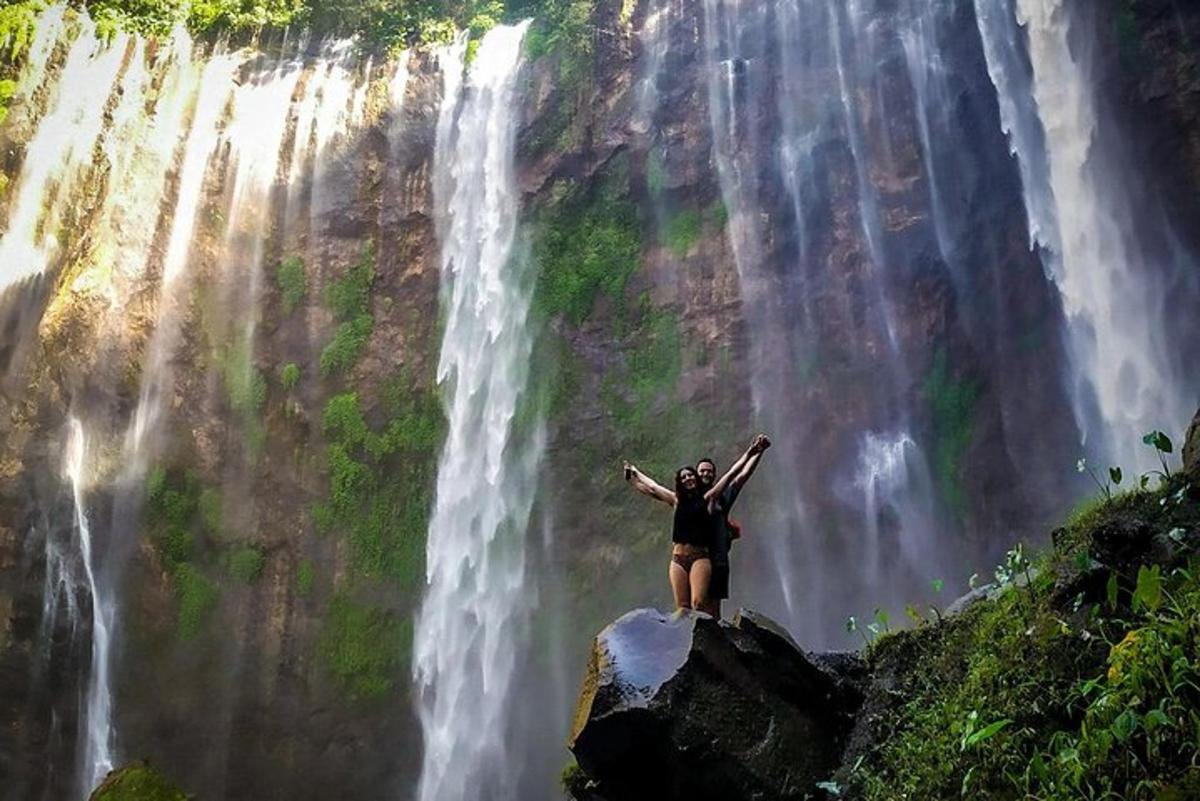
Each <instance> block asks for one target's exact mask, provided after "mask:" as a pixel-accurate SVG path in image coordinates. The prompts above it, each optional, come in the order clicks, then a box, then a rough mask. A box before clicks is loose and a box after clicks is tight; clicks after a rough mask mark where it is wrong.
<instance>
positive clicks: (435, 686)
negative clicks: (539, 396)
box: [414, 24, 542, 801]
mask: <svg viewBox="0 0 1200 801" xmlns="http://www.w3.org/2000/svg"><path fill="white" fill-rule="evenodd" d="M525 28H526V25H525V24H522V25H518V26H515V27H506V26H501V27H497V28H494V29H492V30H491V31H490V32H489V33H488V34H487V35H486V36H485V37H484V39H483V41H482V43H481V44H480V47H479V51H478V53H477V55H476V58H475V61H474V63H473V64H472V66H471V69H470V73H469V75H467V77H466V80H465V82H464V81H463V80H462V77H461V76H462V58H463V51H464V41H463V40H461V39H460V40H459V42H457V43H456V45H454V46H453V47H451V48H448V49H447V51H446V52H445V53H444V54H443V60H442V63H443V71H444V96H443V99H442V108H441V114H440V116H439V120H438V136H437V149H436V151H435V154H436V155H435V165H434V200H435V204H436V210H435V214H436V222H437V230H438V238H439V241H440V243H441V249H442V250H441V266H442V289H443V292H442V296H443V301H444V303H445V308H446V330H445V335H444V338H443V340H442V351H441V357H440V361H439V366H438V377H439V381H440V382H441V383H442V385H443V386H444V387H445V391H446V393H447V402H446V412H447V416H448V422H449V427H448V431H447V439H446V444H445V447H444V449H443V451H442V456H441V460H440V463H439V467H438V478H437V500H436V502H435V506H434V510H433V517H432V520H431V522H430V527H429V538H428V545H427V550H426V556H427V567H426V575H427V581H428V587H427V589H426V593H425V599H424V602H423V604H422V606H421V610H420V614H419V616H418V618H417V630H416V638H415V645H414V651H415V670H414V673H415V680H416V683H417V688H418V691H419V699H420V702H419V712H420V718H421V725H422V728H423V730H424V734H425V753H424V760H423V764H422V771H421V782H420V791H419V796H420V799H421V801H468V800H469V799H492V798H495V799H509V798H513V797H514V793H515V787H516V779H517V775H518V773H519V766H515V765H514V764H513V758H512V756H511V754H510V752H509V748H508V745H507V743H506V739H507V738H506V728H507V724H508V722H509V721H510V720H511V717H510V716H511V712H512V704H513V702H514V699H513V698H512V697H511V696H512V687H513V680H514V675H515V673H516V671H517V670H518V665H517V661H516V660H517V654H519V653H521V652H522V650H523V646H524V644H525V642H526V641H527V639H528V636H529V615H530V612H531V609H532V605H533V603H534V602H535V598H534V597H533V592H534V587H535V582H534V581H533V578H532V577H531V576H529V575H527V573H526V561H525V539H526V529H527V528H528V525H529V516H530V511H531V507H532V503H533V496H534V490H535V487H536V475H537V465H538V462H539V459H540V457H541V453H542V437H541V434H540V427H537V428H538V430H535V432H534V433H533V434H532V435H530V434H528V433H518V432H517V431H516V430H514V418H515V416H516V414H517V410H518V405H519V403H520V402H521V397H522V394H523V392H524V390H525V386H526V380H527V377H528V372H529V355H530V350H531V336H530V333H529V330H528V327H527V325H526V317H527V314H528V311H529V301H530V286H529V285H528V282H526V281H524V280H523V277H522V275H521V266H522V259H521V258H519V257H518V256H515V254H514V247H513V244H514V239H515V234H516V213H517V207H518V192H517V187H516V181H515V176H514V173H513V157H514V150H515V131H514V127H515V122H516V115H515V114H514V110H515V108H516V102H515V101H516V92H515V85H516V76H517V70H518V67H519V64H520V52H521V40H522V37H523V36H524V32H525Z"/></svg>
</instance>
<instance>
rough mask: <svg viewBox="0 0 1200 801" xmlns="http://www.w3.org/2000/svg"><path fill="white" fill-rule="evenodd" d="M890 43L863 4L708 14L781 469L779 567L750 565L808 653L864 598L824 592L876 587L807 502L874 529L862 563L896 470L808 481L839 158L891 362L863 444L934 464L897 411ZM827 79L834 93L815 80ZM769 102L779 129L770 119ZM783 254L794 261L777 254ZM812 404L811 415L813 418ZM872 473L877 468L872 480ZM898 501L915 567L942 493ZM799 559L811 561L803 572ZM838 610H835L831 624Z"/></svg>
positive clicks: (761, 389) (772, 607)
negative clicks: (814, 374)
mask: <svg viewBox="0 0 1200 801" xmlns="http://www.w3.org/2000/svg"><path fill="white" fill-rule="evenodd" d="M877 36H878V33H877V31H876V29H875V24H874V21H873V20H872V18H871V17H870V15H868V14H867V13H866V12H865V11H864V10H863V9H862V8H860V4H858V3H851V4H849V5H848V6H846V7H845V8H842V7H841V4H840V3H831V2H827V1H826V0H779V2H775V3H769V4H760V3H753V4H751V3H740V2H734V1H733V0H706V2H705V3H704V38H705V50H706V54H707V59H708V61H707V71H708V72H707V74H708V97H709V115H710V123H711V125H712V131H713V151H714V161H715V162H716V166H717V177H718V180H719V183H720V187H721V194H722V197H723V200H724V203H725V206H726V208H727V209H728V210H729V223H728V226H729V227H728V233H729V238H730V242H731V245H732V250H733V254H734V259H735V262H736V265H737V268H738V277H739V286H740V290H741V295H742V299H743V303H744V306H745V309H746V320H747V325H748V333H749V368H750V377H751V387H750V389H751V398H752V402H753V407H754V409H755V414H756V418H757V421H758V422H757V424H758V425H761V426H763V427H765V428H766V429H767V430H768V431H770V432H771V433H772V434H773V436H775V437H776V443H777V449H776V450H775V451H774V452H773V453H772V456H771V457H770V458H771V461H772V469H771V470H770V471H768V472H767V476H768V477H767V478H764V479H763V482H764V483H766V484H767V485H768V486H769V488H770V492H771V498H770V500H769V501H768V502H767V503H765V504H764V506H765V507H766V508H767V509H770V510H773V511H771V512H767V513H763V514H764V516H765V517H764V519H760V520H758V525H761V526H763V527H764V528H765V529H766V531H765V532H764V537H763V539H764V540H766V545H752V546H750V548H755V547H757V548H759V549H762V548H764V547H765V548H766V549H767V550H768V551H769V553H762V554H757V553H755V554H754V555H753V556H751V557H750V559H748V560H746V559H743V560H742V561H751V562H755V563H757V564H758V565H759V567H758V568H757V570H756V571H755V575H761V571H762V570H769V571H774V572H775V573H776V580H775V581H774V582H761V581H758V582H756V585H757V586H756V590H755V595H756V597H755V598H754V601H753V602H754V603H755V604H756V605H758V606H760V607H765V608H767V609H768V610H769V611H770V612H771V613H773V614H776V615H780V616H782V617H783V619H784V620H785V621H786V622H787V624H788V625H789V626H791V627H793V630H795V631H798V632H802V634H801V636H805V637H813V636H819V635H818V633H817V631H815V630H813V628H820V626H819V625H818V626H815V627H814V624H813V620H814V618H821V617H826V616H830V615H833V614H834V613H835V611H841V609H840V608H838V609H835V607H838V605H839V604H845V603H847V602H849V600H850V596H852V595H853V594H854V591H849V593H846V592H842V591H841V590H836V591H835V590H833V589H832V588H827V587H825V586H824V582H826V580H827V578H828V577H829V576H830V575H834V574H840V575H843V577H847V578H848V576H845V575H844V574H845V573H846V572H847V571H853V577H854V579H855V580H856V581H860V582H862V583H863V584H864V589H865V588H866V587H874V586H876V585H877V581H876V579H874V578H868V577H867V576H866V575H865V572H871V571H865V572H864V571H862V570H859V569H857V568H851V567H849V566H847V565H844V564H842V563H841V562H839V561H838V560H839V559H841V558H843V557H839V556H836V555H833V554H831V553H830V552H829V549H828V548H825V547H822V546H821V545H819V544H818V543H817V542H815V541H814V539H813V538H814V536H815V532H814V529H815V528H816V526H815V525H814V523H815V521H814V520H813V519H812V514H811V513H810V511H809V507H810V506H811V503H812V502H813V501H814V500H815V498H814V497H811V496H808V495H807V492H814V493H821V494H824V495H833V496H836V497H838V498H841V499H842V501H843V503H845V504H846V506H847V507H848V508H849V509H850V510H853V511H852V512H851V514H853V515H857V516H859V517H860V518H862V517H863V515H864V514H865V515H866V518H868V519H865V520H863V521H862V522H860V523H858V524H857V525H856V526H855V534H854V535H853V536H851V537H849V539H850V540H851V541H852V542H853V543H854V544H853V545H847V546H845V552H846V553H847V554H860V553H862V552H863V550H865V549H872V548H878V547H880V544H879V539H880V538H879V537H878V536H876V535H875V534H872V533H871V531H870V528H871V526H873V525H876V526H877V522H878V521H877V520H876V518H877V517H878V514H877V511H878V510H869V509H868V510H862V503H861V499H862V495H861V494H859V493H858V492H857V491H856V490H854V489H853V488H854V486H855V482H856V481H858V480H859V477H860V475H861V473H862V472H863V470H868V471H870V470H888V469H889V468H888V466H887V465H886V464H883V463H876V462H878V461H879V459H880V458H882V457H881V451H880V449H879V448H874V449H872V448H869V447H866V446H864V450H863V452H862V455H861V456H860V461H859V463H857V465H847V470H846V471H845V472H844V473H839V474H838V475H837V476H833V477H830V478H822V477H821V476H819V475H817V474H816V473H813V472H811V471H809V470H808V468H807V464H808V460H807V459H806V457H805V455H804V454H805V451H806V444H805V440H806V438H807V437H811V436H813V435H814V434H818V433H819V432H820V430H821V428H822V424H821V422H820V420H819V419H817V418H815V417H813V416H812V415H808V416H806V415H805V413H804V412H803V411H801V412H799V413H798V412H797V406H796V404H797V402H798V401H797V398H798V397H802V393H804V392H805V391H806V384H807V383H808V382H809V380H810V379H809V375H810V372H811V371H812V370H813V369H814V368H815V365H816V363H817V360H818V359H819V358H820V357H821V349H822V347H823V344H822V342H821V330H822V328H826V329H827V328H828V326H829V322H828V321H829V318H830V310H829V303H828V301H827V300H826V301H825V302H824V303H822V299H821V298H822V294H825V293H828V291H829V290H828V288H827V287H828V285H829V283H830V282H831V281H836V280H838V279H836V278H834V277H832V276H831V275H830V274H828V273H832V272H834V271H836V270H838V269H839V266H838V264H837V261H836V259H837V257H836V256H834V255H833V254H831V253H830V251H829V248H830V247H831V245H830V233H829V225H830V223H829V222H828V221H829V219H830V218H831V217H833V216H834V215H836V214H837V212H836V211H835V209H834V208H833V206H834V204H835V203H836V202H837V201H835V199H834V198H832V197H830V196H829V191H830V190H829V187H828V178H826V177H823V176H822V173H823V172H826V171H828V170H829V166H828V164H829V161H828V159H829V156H828V153H829V152H830V149H831V146H836V147H839V148H844V150H843V152H847V153H848V156H849V162H850V166H851V168H852V172H851V173H850V176H849V177H850V179H851V181H853V184H852V186H853V187H854V190H853V191H852V192H850V193H847V194H848V197H847V198H846V199H848V200H849V201H850V202H852V203H855V206H856V208H857V212H858V213H857V215H854V216H852V217H851V218H850V219H851V220H852V221H853V224H854V225H855V226H856V227H857V229H858V234H859V238H858V240H857V241H859V242H861V243H862V245H861V246H860V248H861V250H860V254H861V256H860V258H861V259H862V264H863V276H864V280H865V283H864V285H863V286H862V287H861V291H862V294H863V295H864V296H865V298H866V299H867V301H866V302H867V304H868V307H869V308H870V309H871V315H870V317H868V318H866V319H865V320H864V321H863V323H862V326H863V328H864V329H865V330H866V331H867V332H869V333H868V334H867V336H869V337H870V339H871V340H872V341H873V344H872V345H871V346H870V347H872V348H874V349H880V350H882V351H884V352H886V353H890V357H885V361H884V364H883V365H881V369H880V371H879V378H880V380H879V387H878V389H879V391H878V393H877V397H876V396H875V394H874V393H873V397H872V398H871V405H872V406H874V407H875V408H874V409H872V410H871V411H870V412H869V413H868V415H869V416H870V417H872V418H874V419H866V420H863V421H862V423H861V425H862V426H863V428H862V429H860V431H862V434H861V435H860V436H866V437H868V438H869V437H872V436H876V435H874V434H871V433H869V432H871V431H877V430H880V429H882V428H883V427H885V426H886V429H885V430H888V431H890V432H892V434H891V435H890V436H893V437H894V438H897V440H898V441H904V442H907V443H909V445H908V446H907V451H906V460H907V462H908V463H911V465H912V470H913V471H914V474H919V473H926V474H927V472H928V471H927V469H926V468H925V467H924V464H925V459H924V456H923V455H922V453H921V449H920V448H919V447H918V446H917V443H916V442H915V440H913V438H912V437H911V436H910V434H909V433H908V432H907V427H908V425H909V411H908V409H906V408H904V407H899V408H897V404H896V400H895V398H896V396H898V395H899V394H900V393H901V392H902V391H903V388H904V387H905V386H906V385H907V384H908V383H909V382H910V381H911V379H910V378H909V377H908V368H907V365H906V363H905V359H906V356H905V354H904V353H902V352H901V350H900V346H899V338H898V333H897V331H898V324H897V316H896V311H895V308H894V299H893V296H892V288H891V286H890V285H889V280H892V279H889V276H888V275H887V272H888V269H887V268H888V264H887V263H886V255H885V243H884V233H885V232H884V227H883V216H882V211H881V208H880V200H879V197H878V194H879V190H878V189H877V188H876V186H875V184H874V183H873V181H872V177H871V176H872V174H873V173H874V172H875V171H876V168H877V167H879V168H881V169H885V170H891V169H892V165H891V162H892V160H894V158H895V156H894V155H893V154H892V150H891V145H890V144H889V143H888V142H887V138H888V137H887V136H886V135H884V136H883V137H882V141H881V142H876V141H875V140H872V143H873V145H874V146H873V147H868V139H867V129H866V122H865V120H867V119H873V120H875V121H876V124H877V125H878V120H879V119H880V117H881V115H885V114H886V109H885V108H884V107H883V105H882V102H883V101H882V89H881V88H880V84H881V79H880V78H879V76H878V75H877V74H876V71H875V63H876V61H877V60H878V58H879V57H878V55H877V51H878V50H879V49H880V45H879V44H878V43H877V41H876V38H877ZM817 65H820V70H821V71H820V72H818V71H817ZM814 75H821V76H822V79H821V80H819V81H817V80H814V78H813V76H814ZM771 100H773V101H774V106H773V111H774V116H773V117H772V116H771V115H768V114H765V113H764V112H763V107H764V106H766V105H767V103H768V102H770V101H771ZM864 103H866V104H868V106H869V107H868V108H867V109H866V110H864V109H863V108H862V105H863V104H864ZM877 151H878V152H877ZM876 160H878V161H879V162H881V163H880V164H879V165H877V164H876V163H875V162H876ZM778 242H784V243H786V247H779V246H778V245H777V244H772V243H778ZM822 305H823V306H824V308H822ZM799 403H800V404H801V408H802V409H803V408H804V406H805V404H804V402H803V401H799ZM863 459H867V460H874V461H872V463H871V464H870V465H867V466H866V467H864V466H863V463H862V460H863ZM884 461H886V460H884ZM893 461H894V460H893ZM871 486H872V487H875V486H876V485H875V484H871ZM887 489H888V492H889V493H890V494H889V497H888V498H887V500H886V503H883V502H881V504H882V505H886V506H887V508H888V509H890V510H896V517H898V518H899V520H900V521H901V522H902V523H903V524H904V525H908V526H911V528H908V529H905V530H904V531H903V532H902V534H900V535H897V536H899V537H900V539H901V540H902V542H903V543H904V545H905V547H904V549H903V551H902V553H903V554H904V555H908V554H909V553H910V551H913V550H920V547H922V546H924V545H927V544H928V543H930V542H931V541H932V539H933V538H934V537H935V536H936V530H935V528H934V522H935V515H934V514H933V513H932V495H931V487H930V486H929V482H928V481H926V482H920V481H915V480H914V481H893V482H891V483H890V484H888V487H887ZM872 491H874V490H872ZM860 539H861V542H860V541H859V540H860ZM910 546H911V547H910ZM800 552H804V553H805V554H806V556H805V557H804V558H800V557H799V556H798V554H799V553H800ZM748 556H749V555H748ZM854 558H855V561H856V564H858V563H859V561H860V560H859V558H858V557H857V556H856V557H854ZM870 558H873V557H868V559H867V561H869V560H870ZM917 562H920V557H919V556H918V557H917ZM735 567H736V563H735ZM843 583H844V582H843ZM899 583H900V582H895V584H897V585H898V584H899ZM771 584H774V585H775V586H777V587H778V594H779V595H780V596H781V599H780V601H781V604H780V603H777V602H774V601H772V600H771V598H770V597H766V596H764V593H766V594H767V595H769V590H767V589H765V587H766V586H770V585H771ZM872 592H876V593H878V592H879V590H872ZM842 596H846V597H842ZM827 604H828V605H829V606H830V608H829V609H826V610H824V611H822V607H823V606H824V605H827ZM780 606H782V608H779V607H780ZM801 610H803V612H802V611H801Z"/></svg>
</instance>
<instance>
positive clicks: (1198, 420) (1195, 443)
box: [1183, 409, 1200, 480]
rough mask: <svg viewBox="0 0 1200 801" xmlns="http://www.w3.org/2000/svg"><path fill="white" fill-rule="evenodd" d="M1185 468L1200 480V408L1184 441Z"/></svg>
mask: <svg viewBox="0 0 1200 801" xmlns="http://www.w3.org/2000/svg"><path fill="white" fill-rule="evenodd" d="M1183 470H1184V472H1185V473H1188V474H1189V475H1191V476H1192V477H1194V478H1195V479H1197V480H1200V409H1197V410H1196V416H1195V417H1193V418H1192V424H1191V425H1190V426H1188V431H1187V437H1185V438H1184V441H1183Z"/></svg>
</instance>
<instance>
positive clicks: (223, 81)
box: [125, 54, 241, 472]
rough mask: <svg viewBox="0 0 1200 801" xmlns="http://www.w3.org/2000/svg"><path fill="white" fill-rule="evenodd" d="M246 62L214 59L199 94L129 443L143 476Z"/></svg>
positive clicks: (223, 56) (230, 57)
mask: <svg viewBox="0 0 1200 801" xmlns="http://www.w3.org/2000/svg"><path fill="white" fill-rule="evenodd" d="M240 63H241V58H240V57H239V56H236V55H229V54H217V55H215V56H213V57H212V58H211V59H210V60H209V61H208V63H207V64H205V65H204V69H203V71H202V72H201V74H200V77H199V82H198V86H199V96H198V97H197V98H196V101H195V110H194V111H193V113H192V121H191V127H190V129H189V131H188V135H187V140H186V142H185V143H184V146H183V157H182V163H181V166H180V169H179V179H178V181H179V189H178V194H177V195H176V198H175V207H174V210H173V212H172V214H171V217H170V220H171V230H170V234H169V237H168V239H167V248H166V255H165V256H164V257H163V265H162V277H161V278H160V279H159V289H158V293H159V294H158V298H159V299H158V319H157V325H156V326H155V328H154V333H153V334H152V335H151V338H150V343H149V345H148V346H147V355H146V360H145V363H144V364H143V367H142V381H141V389H140V391H139V395H138V405H137V410H136V411H135V412H134V415H133V422H132V424H131V426H130V429H129V435H128V437H127V440H126V446H125V447H126V451H127V453H128V454H129V455H130V456H131V457H133V461H132V462H131V464H136V465H137V469H138V470H139V472H140V471H141V470H143V469H144V468H145V465H144V464H143V463H142V461H144V460H140V458H139V457H141V456H143V450H142V449H143V445H144V443H145V441H146V437H147V435H148V434H149V433H150V432H151V431H152V430H153V429H154V427H155V425H156V424H157V421H158V418H159V415H160V414H161V412H162V403H163V396H164V394H165V393H166V392H167V391H168V387H169V385H170V382H171V370H170V360H171V358H172V356H173V355H174V353H175V348H176V347H177V345H178V343H179V337H180V326H181V325H182V323H183V316H184V314H185V304H186V303H187V301H188V295H187V292H186V290H187V289H189V287H187V285H186V282H185V281H184V280H183V278H184V277H185V276H186V275H187V272H186V271H187V266H188V261H189V259H188V255H189V252H190V250H191V246H192V235H193V232H194V231H195V227H196V216H197V212H198V210H199V208H200V200H201V196H202V190H203V188H204V176H205V174H206V173H207V171H208V166H209V160H210V158H211V157H212V155H213V153H214V152H215V151H216V148H217V144H218V141H219V133H220V127H219V126H220V121H221V114H222V112H223V110H224V108H225V105H226V103H227V102H228V100H229V95H230V93H231V92H232V90H233V85H234V74H235V72H236V70H237V68H238V66H239V65H240Z"/></svg>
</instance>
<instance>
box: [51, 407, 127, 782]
mask: <svg viewBox="0 0 1200 801" xmlns="http://www.w3.org/2000/svg"><path fill="white" fill-rule="evenodd" d="M87 456H88V441H87V435H86V434H85V432H84V429H83V423H81V422H80V421H79V418H77V417H71V418H70V419H69V421H68V435H67V447H66V456H65V460H64V464H63V474H64V476H65V478H66V479H67V480H68V481H70V482H71V493H72V500H73V501H74V505H75V534H76V536H77V537H78V545H79V554H80V557H81V558H82V562H83V572H84V577H85V578H86V581H87V588H88V592H89V594H90V595H91V598H92V604H91V606H92V662H91V672H90V675H89V676H88V689H87V705H86V708H85V711H84V724H83V726H82V727H81V731H80V739H81V741H82V748H81V752H80V768H79V770H80V773H79V777H80V794H81V796H82V797H84V798H86V797H87V796H88V795H90V794H91V792H92V790H93V789H95V787H96V785H98V784H99V783H100V781H101V780H102V779H103V778H104V777H105V775H106V774H107V773H108V772H109V771H110V770H112V769H113V766H114V764H115V753H114V749H115V745H114V737H113V725H112V688H111V685H110V679H109V675H110V671H111V663H110V647H109V646H110V645H111V643H112V631H113V622H114V613H115V607H114V605H113V599H112V598H111V597H110V595H109V594H107V593H102V592H101V586H100V582H98V581H97V580H96V576H97V574H98V572H99V568H98V566H97V560H98V558H99V554H98V553H97V552H96V550H95V547H94V543H93V542H92V533H91V525H90V523H89V521H88V514H87V508H86V506H85V505H84V497H83V489H84V483H85V481H87V479H88V476H87Z"/></svg>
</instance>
